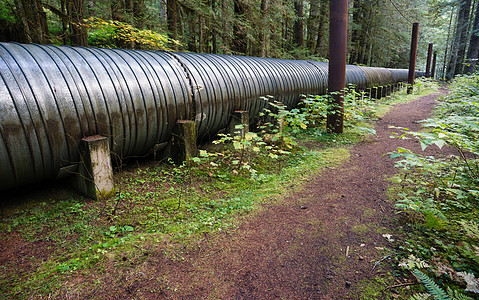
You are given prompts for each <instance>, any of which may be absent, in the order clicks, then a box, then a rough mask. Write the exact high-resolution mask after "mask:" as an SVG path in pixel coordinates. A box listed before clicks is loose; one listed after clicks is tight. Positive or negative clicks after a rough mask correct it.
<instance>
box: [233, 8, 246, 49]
mask: <svg viewBox="0 0 479 300" xmlns="http://www.w3.org/2000/svg"><path fill="white" fill-rule="evenodd" d="M245 11H246V9H245V7H244V5H243V3H242V2H241V1H240V0H234V12H235V16H236V17H237V18H238V19H241V18H243V17H244V15H245ZM233 33H234V38H233V43H232V45H231V48H232V49H231V50H233V51H234V52H236V53H239V54H246V52H247V50H248V44H247V40H246V33H245V31H244V29H243V28H241V26H239V24H238V22H235V24H234V25H233Z"/></svg>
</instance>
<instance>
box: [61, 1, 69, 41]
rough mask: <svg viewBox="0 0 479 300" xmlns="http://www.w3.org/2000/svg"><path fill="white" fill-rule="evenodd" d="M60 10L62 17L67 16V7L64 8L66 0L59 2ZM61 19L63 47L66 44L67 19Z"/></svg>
mask: <svg viewBox="0 0 479 300" xmlns="http://www.w3.org/2000/svg"><path fill="white" fill-rule="evenodd" d="M60 10H61V13H62V14H63V15H65V16H66V15H67V14H68V13H67V6H66V0H61V1H60ZM61 19H62V29H63V33H62V40H63V45H67V44H68V19H67V18H61Z"/></svg>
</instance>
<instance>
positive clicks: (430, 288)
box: [412, 270, 452, 300]
mask: <svg viewBox="0 0 479 300" xmlns="http://www.w3.org/2000/svg"><path fill="white" fill-rule="evenodd" d="M412 272H413V274H414V276H416V278H417V279H419V280H420V281H421V283H422V284H424V286H425V287H426V290H427V292H428V293H429V294H431V295H432V296H433V298H434V299H435V300H452V298H451V297H449V295H448V294H447V293H446V292H445V291H444V290H443V289H442V288H441V287H440V286H439V285H437V284H436V283H435V282H434V281H433V280H432V279H431V278H429V276H427V275H426V274H424V273H423V272H421V271H419V270H413V271H412Z"/></svg>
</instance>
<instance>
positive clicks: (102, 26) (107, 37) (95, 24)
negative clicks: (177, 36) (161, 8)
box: [79, 17, 178, 50]
mask: <svg viewBox="0 0 479 300" xmlns="http://www.w3.org/2000/svg"><path fill="white" fill-rule="evenodd" d="M79 26H84V27H85V28H87V29H88V44H89V45H90V46H97V47H108V48H113V47H119V45H132V46H134V47H135V48H137V49H146V50H158V49H164V50H170V49H169V47H170V45H172V44H178V42H177V41H174V40H172V39H170V38H168V37H167V35H166V34H164V33H159V32H154V31H152V30H148V29H138V28H135V27H133V26H132V25H130V24H128V23H124V22H120V21H112V20H102V19H100V18H94V17H91V18H89V19H86V20H85V23H84V24H80V25H79Z"/></svg>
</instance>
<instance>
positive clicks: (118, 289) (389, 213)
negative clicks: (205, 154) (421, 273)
mask: <svg viewBox="0 0 479 300" xmlns="http://www.w3.org/2000/svg"><path fill="white" fill-rule="evenodd" d="M442 92H443V93H444V92H445V91H442ZM438 95H439V94H437V95H428V96H425V97H422V98H420V99H418V100H416V101H414V102H412V103H409V104H403V105H399V106H397V107H395V108H394V109H393V110H392V111H391V112H390V113H388V114H387V115H386V116H385V117H384V118H382V119H381V120H379V121H378V123H377V126H376V131H377V135H375V136H372V137H371V138H370V139H369V140H367V141H365V142H363V143H361V144H359V145H356V146H354V147H353V148H352V149H351V157H350V159H349V160H348V161H347V162H345V163H344V164H342V165H340V166H335V167H330V168H328V169H327V170H326V171H325V172H323V173H321V174H320V176H318V177H315V178H311V179H310V180H309V181H308V183H307V184H306V187H305V188H304V189H302V191H301V192H299V193H296V194H294V196H291V197H288V198H287V199H285V200H284V201H281V202H280V203H278V204H274V205H265V207H264V209H263V210H262V211H261V212H259V213H258V214H257V215H255V216H254V217H252V218H250V219H248V220H247V221H246V222H245V223H243V224H241V225H240V226H239V227H238V228H237V229H235V230H230V231H228V232H225V233H222V234H219V235H218V236H215V237H205V239H204V240H203V241H200V242H199V243H198V245H195V247H192V248H193V249H194V250H188V249H185V252H184V253H182V254H181V257H178V258H177V259H173V260H172V259H171V257H169V256H168V255H165V252H164V249H165V248H167V247H168V241H163V242H162V244H160V245H158V247H152V248H151V249H143V254H142V255H145V256H149V259H147V260H146V262H145V260H144V259H141V261H142V263H141V264H136V263H135V261H136V259H135V257H128V256H127V255H126V256H125V257H123V258H121V259H115V258H112V260H111V262H110V263H109V264H107V265H106V266H105V272H106V273H108V275H106V274H83V276H84V277H83V278H81V277H78V276H76V277H75V278H72V280H71V282H66V283H65V286H64V289H65V293H64V294H63V293H62V297H67V298H68V297H69V298H71V299H74V298H95V299H127V298H128V299H205V298H207V299H324V300H326V299H359V294H360V292H361V290H362V289H364V286H365V284H367V282H368V281H370V280H371V279H373V278H374V277H378V276H379V277H381V276H385V273H386V272H388V271H391V268H390V267H389V266H388V265H387V263H386V261H387V260H388V259H389V258H391V256H388V255H390V254H391V253H392V251H394V248H395V247H396V246H397V243H398V241H396V242H389V241H388V240H387V239H386V238H385V237H383V236H382V234H384V233H391V234H393V235H394V234H395V232H396V231H395V228H396V227H398V226H399V225H400V224H399V222H398V220H397V219H396V218H397V216H396V215H395V214H394V209H393V203H392V202H391V201H388V200H387V198H388V197H387V195H386V189H387V187H388V184H389V183H388V181H387V180H386V179H387V178H388V177H390V176H392V174H394V172H395V171H396V170H395V169H394V167H393V164H394V163H393V162H392V161H391V160H390V159H389V157H387V156H383V154H385V153H388V152H391V151H394V150H395V149H396V148H397V147H405V148H408V149H411V150H413V151H420V147H419V143H417V141H415V140H399V139H391V138H390V135H391V133H392V132H393V131H394V129H390V128H388V126H391V125H393V126H400V127H407V128H410V129H412V130H418V129H419V127H420V126H419V124H418V123H417V121H419V120H422V119H425V118H426V117H427V116H428V114H429V113H430V111H431V109H432V107H433V105H434V99H435V98H436V97H437V96H438ZM430 151H434V150H430ZM393 238H394V239H396V240H397V237H396V236H393ZM2 243H5V241H2ZM10 247H13V248H16V249H17V250H18V251H19V252H18V255H20V256H22V255H24V254H23V253H22V251H28V247H30V246H28V247H27V246H26V245H24V244H18V245H14V244H12V243H10V242H9V243H5V244H3V245H1V247H0V250H2V252H3V251H6V249H7V248H10ZM35 247H37V246H35V245H32V246H31V247H30V248H32V249H33V248H35ZM32 251H33V250H32ZM33 252H35V251H33ZM346 252H348V256H346ZM34 254H35V255H39V254H37V253H34ZM25 255H26V254H25ZM27 256H28V255H27ZM139 261H140V259H139ZM1 263H2V265H3V264H4V262H3V261H2V262H1ZM384 278H389V277H384ZM95 281H102V284H96V285H95V284H92V283H93V282H95ZM394 284H397V282H396V281H393V282H390V285H394ZM85 286H91V287H92V288H91V289H89V290H88V291H86V290H84V289H83V288H82V287H85ZM67 290H68V291H69V292H68V293H70V294H68V293H67V292H66V291H67ZM75 290H76V291H75ZM386 292H389V291H388V290H386ZM85 293H86V294H85ZM80 295H81V296H80ZM390 295H391V294H388V295H386V294H384V295H382V296H381V297H380V298H377V299H386V298H388V297H389V296H390ZM75 296H77V297H75Z"/></svg>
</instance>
